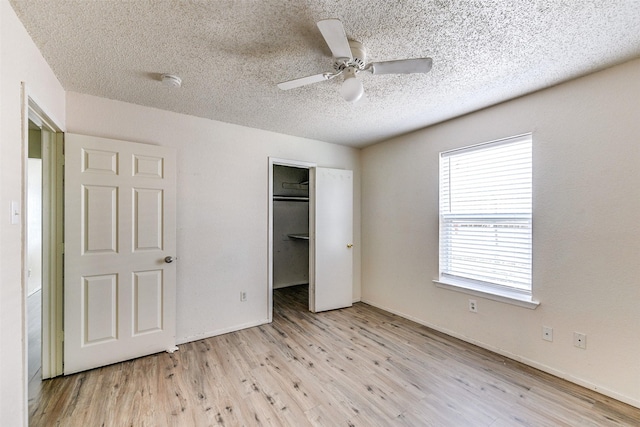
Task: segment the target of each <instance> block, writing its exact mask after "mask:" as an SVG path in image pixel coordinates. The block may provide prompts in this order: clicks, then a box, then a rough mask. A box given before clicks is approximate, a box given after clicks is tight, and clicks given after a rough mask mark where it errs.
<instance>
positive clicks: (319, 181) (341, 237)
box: [309, 168, 353, 312]
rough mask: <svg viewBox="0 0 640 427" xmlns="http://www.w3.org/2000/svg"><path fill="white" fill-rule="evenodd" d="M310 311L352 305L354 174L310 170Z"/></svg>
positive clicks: (336, 170) (333, 170)
mask: <svg viewBox="0 0 640 427" xmlns="http://www.w3.org/2000/svg"><path fill="white" fill-rule="evenodd" d="M309 191H310V194H309V196H310V197H309V200H310V205H309V238H310V241H309V270H310V273H309V276H310V277H309V308H310V310H311V311H313V312H319V311H326V310H333V309H336V308H343V307H350V306H351V305H352V302H353V249H352V247H353V172H352V171H349V170H341V169H327V168H310V169H309Z"/></svg>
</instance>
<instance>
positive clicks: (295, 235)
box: [287, 233, 309, 240]
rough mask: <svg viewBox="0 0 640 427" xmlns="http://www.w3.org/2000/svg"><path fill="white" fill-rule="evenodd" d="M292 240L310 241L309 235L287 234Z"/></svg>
mask: <svg viewBox="0 0 640 427" xmlns="http://www.w3.org/2000/svg"><path fill="white" fill-rule="evenodd" d="M287 236H288V237H289V238H291V239H300V240H309V233H295V234H287Z"/></svg>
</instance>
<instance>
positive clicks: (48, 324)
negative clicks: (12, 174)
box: [20, 83, 64, 404]
mask: <svg viewBox="0 0 640 427" xmlns="http://www.w3.org/2000/svg"><path fill="white" fill-rule="evenodd" d="M21 92H22V106H21V107H22V108H21V109H22V123H21V130H22V132H21V139H22V183H21V186H22V201H21V207H20V209H21V212H26V209H27V207H26V204H27V198H26V195H27V172H28V171H27V163H28V153H29V121H32V122H33V123H35V124H36V125H38V126H39V127H40V128H41V129H42V130H44V131H46V133H47V134H48V138H46V140H45V138H43V141H42V142H43V144H42V169H43V171H42V176H43V187H42V210H43V212H42V222H43V224H42V252H43V257H42V294H41V295H42V327H41V334H42V357H41V364H42V365H41V366H42V378H43V379H44V378H52V377H55V376H58V375H62V365H63V353H62V349H63V324H62V315H63V312H62V295H63V294H62V292H63V284H62V278H63V276H62V273H63V272H62V265H63V251H64V248H63V240H64V239H63V237H64V236H63V227H62V224H63V223H62V220H63V192H62V183H63V179H62V178H63V168H64V166H63V163H64V157H63V147H64V134H63V132H64V130H63V127H62V126H61V125H60V122H59V121H57V120H56V119H54V118H53V117H52V116H51V114H49V113H47V111H46V110H45V109H44V108H43V107H42V105H43V104H41V103H40V102H38V100H37V99H36V98H35V97H34V96H33V94H32V93H31V91H30V89H29V87H28V85H27V84H26V83H22V91H21ZM21 228H22V241H21V245H22V248H21V264H22V265H21V267H22V275H21V288H22V319H23V322H22V323H23V330H22V334H23V336H24V337H25V339H24V340H23V344H22V349H21V350H22V355H23V371H24V376H23V378H24V379H25V382H24V392H25V403H26V404H28V398H27V397H28V395H27V394H28V386H29V378H28V369H29V367H28V351H27V345H28V344H27V343H28V337H27V334H28V328H27V325H26V319H27V286H28V279H29V276H28V269H29V266H28V262H27V254H28V245H27V242H28V227H27V222H26V215H22V220H21Z"/></svg>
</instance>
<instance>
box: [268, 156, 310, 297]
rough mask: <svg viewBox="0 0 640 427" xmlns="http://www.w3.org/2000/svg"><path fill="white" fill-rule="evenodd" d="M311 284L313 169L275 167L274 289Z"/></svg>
mask: <svg viewBox="0 0 640 427" xmlns="http://www.w3.org/2000/svg"><path fill="white" fill-rule="evenodd" d="M308 283H309V169H306V168H297V167H291V166H282V165H274V166H273V289H279V288H284V287H287V286H295V285H302V284H308Z"/></svg>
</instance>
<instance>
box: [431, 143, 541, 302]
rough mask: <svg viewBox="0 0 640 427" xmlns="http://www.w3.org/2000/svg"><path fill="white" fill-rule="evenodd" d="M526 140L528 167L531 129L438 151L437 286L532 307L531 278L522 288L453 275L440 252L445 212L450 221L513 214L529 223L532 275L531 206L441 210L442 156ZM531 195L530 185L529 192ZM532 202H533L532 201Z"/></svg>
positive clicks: (453, 155)
mask: <svg viewBox="0 0 640 427" xmlns="http://www.w3.org/2000/svg"><path fill="white" fill-rule="evenodd" d="M521 142H528V143H529V144H530V147H531V158H530V160H529V161H530V165H531V168H532V166H533V135H532V134H531V133H526V134H521V135H516V136H512V137H508V138H502V139H499V140H494V141H488V142H483V143H481V144H474V145H470V146H465V147H461V148H457V149H452V150H447V151H443V152H440V153H439V155H438V197H439V199H438V220H439V233H438V249H439V250H438V253H439V255H438V279H436V280H433V282H434V283H435V285H436V286H437V287H439V288H443V289H448V290H452V291H457V292H463V293H467V294H470V295H474V296H479V297H484V298H487V299H492V300H496V301H500V302H506V303H510V304H515V305H518V306H522V307H526V308H530V309H535V308H536V307H537V306H538V305H539V302H537V301H534V300H533V293H532V292H533V280H530V282H529V288H528V289H523V288H522V286H519V287H517V286H510V285H505V284H499V283H492V282H487V281H483V280H478V279H477V278H476V279H474V278H468V277H458V276H456V275H452V274H449V273H447V272H446V271H445V272H443V270H442V263H443V261H442V256H443V255H442V253H443V247H442V242H443V226H444V225H443V222H444V221H445V215H446V217H447V219H448V220H449V221H451V220H452V219H453V220H455V219H456V218H470V219H475V220H478V221H487V220H488V219H491V218H493V219H496V220H497V221H498V220H502V219H509V218H513V219H516V220H519V221H521V222H522V221H524V222H528V224H529V248H530V258H529V260H528V262H529V266H530V269H529V272H528V273H529V275H530V276H531V275H532V261H533V233H532V230H533V222H532V219H533V212H532V211H533V209H532V208H531V209H530V211H529V212H528V213H523V212H519V213H503V212H499V213H496V212H491V213H483V212H476V213H469V212H465V213H449V214H444V213H443V212H442V210H443V200H442V194H443V189H442V185H443V183H442V181H443V180H442V173H443V171H442V160H441V159H443V158H446V157H455V156H457V155H460V154H464V153H469V152H474V151H484V150H488V149H492V148H496V147H499V146H501V145H509V144H514V143H521ZM531 175H532V176H531V179H533V170H532V171H531ZM450 191H451V189H450V188H449V189H447V192H446V194H448V195H449V197H450ZM530 197H531V199H533V189H532V190H531V194H530ZM448 203H449V202H445V203H444V204H445V205H448ZM531 204H532V203H531Z"/></svg>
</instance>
